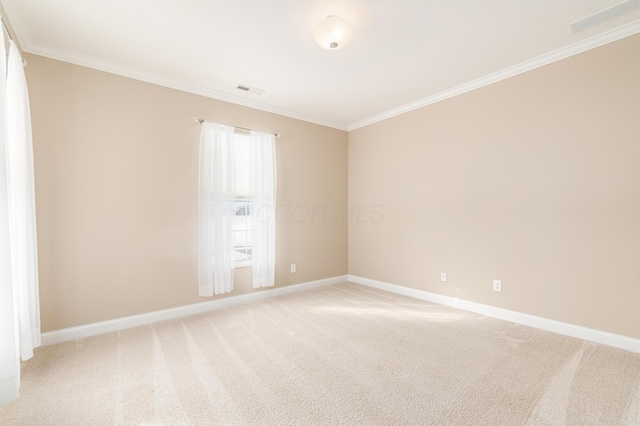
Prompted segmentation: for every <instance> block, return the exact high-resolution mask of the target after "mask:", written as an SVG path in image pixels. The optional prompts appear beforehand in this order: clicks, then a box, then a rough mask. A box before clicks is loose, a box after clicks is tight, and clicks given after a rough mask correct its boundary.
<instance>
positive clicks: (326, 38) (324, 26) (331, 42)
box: [313, 15, 353, 50]
mask: <svg viewBox="0 0 640 426" xmlns="http://www.w3.org/2000/svg"><path fill="white" fill-rule="evenodd" d="M352 35H353V27H352V26H351V24H350V23H349V21H347V20H346V19H343V18H340V17H339V16H336V15H331V16H327V17H326V18H325V19H323V20H322V21H320V22H318V25H316V27H315V28H314V29H313V39H314V40H315V41H316V43H318V45H319V46H320V47H322V48H324V49H328V50H336V49H340V48H342V47H344V46H345V45H346V44H347V43H348V42H349V40H351V36H352Z"/></svg>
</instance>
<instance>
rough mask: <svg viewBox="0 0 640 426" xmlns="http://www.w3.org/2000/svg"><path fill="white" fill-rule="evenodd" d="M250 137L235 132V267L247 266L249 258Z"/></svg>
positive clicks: (250, 202) (251, 204) (250, 201)
mask: <svg viewBox="0 0 640 426" xmlns="http://www.w3.org/2000/svg"><path fill="white" fill-rule="evenodd" d="M250 143H251V138H250V137H249V135H247V134H244V133H235V134H234V138H233V144H234V149H235V166H236V167H235V171H236V200H235V201H236V202H235V212H236V213H235V215H236V217H235V228H234V247H233V250H234V251H233V260H234V262H235V266H236V267H241V266H249V265H250V262H249V261H250V260H251V252H252V250H251V241H252V240H251V208H252V206H253V202H252V200H251V196H252V195H253V194H251V184H250V174H251V173H250V172H251V152H250V145H249V144H250Z"/></svg>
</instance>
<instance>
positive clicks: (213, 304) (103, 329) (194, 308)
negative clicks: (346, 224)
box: [41, 275, 347, 346]
mask: <svg viewBox="0 0 640 426" xmlns="http://www.w3.org/2000/svg"><path fill="white" fill-rule="evenodd" d="M345 281H347V275H342V276H337V277H332V278H325V279H322V280H317V281H310V282H306V283H302V284H293V285H289V286H286V287H277V288H273V289H269V290H263V291H258V292H255V293H248V294H241V295H238V296H230V297H225V298H223V299H217V300H211V301H208V302H202V303H195V304H193V305H186V306H180V307H177V308H171V309H164V310H161V311H154V312H148V313H146V314H140V315H133V316H130V317H124V318H117V319H114V320H109V321H102V322H96V323H93V324H87V325H81V326H78V327H71V328H64V329H61V330H55V331H49V332H46V333H42V335H41V337H42V345H44V346H47V345H55V344H57V343H62V342H68V341H70V340H76V339H83V338H85V337H90V336H96V335H98V334H104V333H110V332H112V331H118V330H124V329H127V328H132V327H137V326H140V325H147V324H151V323H154V322H158V321H165V320H169V319H174V318H180V317H186V316H189V315H195V314H200V313H203V312H209V311H213V310H216V309H222V308H226V307H229V306H233V305H238V304H241V303H249V302H255V301H258V300H263V299H268V298H271V297H276V296H281V295H283V294H289V293H295V292H298V291H302V290H309V289H312V288H316V287H323V286H327V285H332V284H338V283H341V282H345Z"/></svg>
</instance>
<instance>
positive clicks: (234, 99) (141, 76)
mask: <svg viewBox="0 0 640 426" xmlns="http://www.w3.org/2000/svg"><path fill="white" fill-rule="evenodd" d="M24 51H25V52H27V53H31V54H33V55H38V56H44V57H46V58H50V59H55V60H58V61H62V62H68V63H70V64H74V65H79V66H82V67H87V68H91V69H95V70H98V71H103V72H108V73H110V74H115V75H119V76H122V77H127V78H131V79H134V80H139V81H144V82H145V83H151V84H155V85H158V86H163V87H167V88H170V89H175V90H180V91H182V92H187V93H192V94H194V95H200V96H204V97H207V98H211V99H216V100H218V101H223V102H229V103H232V104H235V105H241V106H245V107H249V108H253V109H257V110H260V111H265V112H270V113H273V114H277V115H282V116H285V117H289V118H294V119H296V120H301V121H306V122H309V123H313V124H318V125H320V126H325V127H331V128H334V129H338V130H345V131H346V130H347V127H346V126H345V125H344V124H338V123H333V122H330V121H326V120H321V119H317V118H314V117H309V116H307V115H304V114H300V113H297V112H294V111H290V110H287V109H285V108H280V107H276V106H273V105H269V104H266V103H262V102H258V101H254V100H251V99H245V98H242V97H240V96H236V95H230V94H227V93H223V92H218V91H216V90H211V89H207V88H205V87H201V86H197V85H194V84H189V83H183V82H180V81H176V80H172V79H168V78H163V77H160V76H158V75H154V74H149V73H144V72H139V71H135V70H133V69H130V68H126V67H119V66H116V65H113V64H109V63H106V62H101V61H98V60H95V59H92V58H88V57H85V56H82V55H75V54H71V53H68V52H61V51H58V50H53V49H48V48H44V47H41V46H37V45H33V44H30V43H26V42H25V43H24Z"/></svg>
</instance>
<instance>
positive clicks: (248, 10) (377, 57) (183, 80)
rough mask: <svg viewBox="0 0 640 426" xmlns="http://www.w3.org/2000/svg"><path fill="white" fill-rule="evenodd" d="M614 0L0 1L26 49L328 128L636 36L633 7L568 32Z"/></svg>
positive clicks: (639, 15)
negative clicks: (331, 26)
mask: <svg viewBox="0 0 640 426" xmlns="http://www.w3.org/2000/svg"><path fill="white" fill-rule="evenodd" d="M620 2H621V0H562V1H558V0H528V1H527V0H483V1H477V0H393V1H392V0H342V1H339V0H0V3H2V5H3V7H4V9H5V11H6V14H7V18H8V20H9V22H10V23H11V25H12V26H13V29H14V30H15V33H16V36H17V38H18V40H19V42H20V43H21V45H22V48H23V49H24V50H25V51H26V52H30V53H34V54H38V55H43V56H47V57H51V58H55V59H61V60H64V61H68V62H72V63H76V64H80V65H85V66H89V67H92V68H97V69H101V70H104V71H110V72H114V73H117V74H121V75H125V76H129V77H133V78H138V79H141V80H145V81H149V82H152V83H157V84H162V85H165V86H168V87H174V88H178V89H181V90H186V91H189V92H193V93H199V94H203V95H206V96H210V97H213V98H217V99H222V100H225V101H230V102H234V103H238V104H242V105H247V106H251V107H254V108H258V109H262V110H266V111H272V112H276V113H280V114H283V115H287V116H291V117H295V118H300V119H303V120H307V121H311V122H315V123H319V124H323V125H328V126H331V127H336V128H340V129H353V128H357V127H360V126H362V125H364V124H367V123H369V122H374V121H376V120H378V119H381V118H384V117H387V116H391V115H394V114H397V113H399V112H402V111H405V110H409V109H412V108H415V107H417V106H422V105H426V104H428V103H431V102H433V101H437V100H438V99H442V98H446V97H448V96H451V95H453V94H456V93H460V92H463V91H466V90H469V89H472V88H474V87H478V86H481V85H484V84H487V83H489V82H492V81H496V80H498V79H500V78H504V77H507V76H510V75H514V74H516V73H518V72H522V71H526V70H527V69H531V68H534V67H536V66H539V65H542V64H544V63H549V62H551V61H553V60H556V59H559V58H562V57H566V56H569V55H570V54H574V53H577V52H579V51H583V50H586V49H588V48H591V47H595V46H597V45H599V44H603V43H605V42H608V41H612V40H615V39H617V38H621V37H623V36H626V35H630V34H634V33H637V32H640V9H636V10H634V11H633V12H631V13H629V14H626V15H623V16H620V17H618V18H615V19H611V20H609V21H607V22H604V23H603V24H600V25H597V26H594V27H591V28H589V29H588V30H586V31H583V32H579V33H573V32H572V31H571V29H570V27H569V25H570V24H571V23H572V22H574V21H577V20H579V19H582V18H585V17H587V16H590V15H592V14H594V13H597V12H599V11H601V10H603V9H607V8H609V7H611V6H614V5H616V4H618V3H620ZM328 15H339V16H341V17H343V18H346V19H347V20H349V21H350V22H351V23H352V24H353V26H354V28H355V34H354V36H353V38H352V40H351V42H350V43H349V44H348V45H347V46H345V47H344V48H343V49H340V50H336V51H328V50H324V49H321V48H320V47H318V46H317V45H316V44H315V43H314V41H313V37H312V35H311V30H312V28H313V27H314V26H315V24H316V23H317V22H319V21H320V20H321V19H323V18H324V17H326V16H328ZM238 83H242V84H246V85H249V86H253V87H257V88H259V89H262V90H265V93H264V94H262V95H254V94H250V93H244V92H241V91H239V90H238V89H236V88H235V87H236V85H237V84H238Z"/></svg>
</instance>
